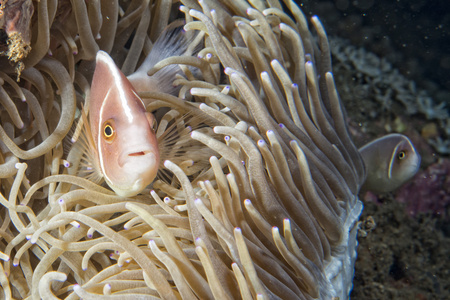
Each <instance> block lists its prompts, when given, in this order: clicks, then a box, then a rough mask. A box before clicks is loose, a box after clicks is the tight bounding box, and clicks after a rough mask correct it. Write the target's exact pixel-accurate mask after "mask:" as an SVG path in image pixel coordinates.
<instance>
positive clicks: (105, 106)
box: [74, 23, 191, 197]
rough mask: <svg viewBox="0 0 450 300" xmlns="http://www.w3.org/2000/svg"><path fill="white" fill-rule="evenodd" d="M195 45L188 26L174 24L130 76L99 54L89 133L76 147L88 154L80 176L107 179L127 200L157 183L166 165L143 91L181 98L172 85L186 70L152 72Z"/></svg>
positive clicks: (86, 121) (173, 68)
mask: <svg viewBox="0 0 450 300" xmlns="http://www.w3.org/2000/svg"><path fill="white" fill-rule="evenodd" d="M178 24H179V23H178ZM190 42H191V40H190V39H188V38H185V37H184V32H183V31H182V27H180V26H170V25H169V27H168V29H166V30H165V31H163V33H162V35H161V37H160V38H158V40H157V41H156V42H155V44H154V46H153V48H152V51H151V52H150V53H149V55H148V56H147V58H146V59H145V60H144V62H143V64H142V66H141V67H140V68H139V69H138V70H137V71H136V72H135V73H133V74H131V75H130V76H128V77H126V76H125V75H124V74H123V73H122V71H121V70H120V69H119V68H118V67H117V66H116V64H115V62H114V61H113V59H112V58H111V57H110V56H109V54H108V53H106V52H104V51H99V52H98V53H97V56H96V65H95V71H94V75H93V79H92V84H91V92H90V102H89V108H88V115H87V116H86V113H85V112H84V111H85V110H84V109H83V112H82V119H83V123H84V124H83V130H82V133H81V135H80V137H79V138H78V140H79V141H76V142H75V145H74V148H76V149H77V150H79V151H81V153H82V162H81V165H80V166H81V167H80V168H79V170H78V175H79V176H83V177H87V178H88V179H90V180H91V181H94V182H96V183H101V182H102V181H103V180H104V181H105V182H106V183H107V184H108V186H109V187H110V188H111V189H112V190H114V192H115V193H116V194H117V195H119V196H123V197H131V196H134V195H137V194H138V193H140V192H141V191H142V190H143V189H144V188H145V187H146V186H148V185H149V184H150V183H151V182H153V180H154V179H155V177H156V175H157V173H158V168H159V166H160V149H159V146H158V140H157V138H156V135H155V130H154V129H155V128H154V127H155V124H156V120H155V117H154V115H153V114H152V113H150V112H147V111H146V104H145V103H144V102H143V100H142V99H141V98H140V97H139V95H138V92H139V91H146V90H156V91H159V92H166V93H171V94H173V95H176V94H177V92H178V89H177V87H175V86H173V85H172V82H173V80H174V79H175V75H176V74H178V73H180V71H181V69H180V68H179V67H178V65H171V66H168V67H166V68H163V69H162V70H160V71H158V72H157V73H156V74H155V75H153V76H148V75H147V71H148V70H149V69H151V68H152V67H153V66H154V65H155V64H156V63H157V62H158V61H160V60H162V59H164V58H167V57H170V56H179V55H189V54H186V53H187V49H188V46H189V45H190Z"/></svg>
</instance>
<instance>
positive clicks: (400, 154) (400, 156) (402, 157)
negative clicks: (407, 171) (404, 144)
mask: <svg viewBox="0 0 450 300" xmlns="http://www.w3.org/2000/svg"><path fill="white" fill-rule="evenodd" d="M397 158H398V159H400V160H402V159H405V158H406V151H400V152H399V153H398V154H397Z"/></svg>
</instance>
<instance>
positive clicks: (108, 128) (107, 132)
mask: <svg viewBox="0 0 450 300" xmlns="http://www.w3.org/2000/svg"><path fill="white" fill-rule="evenodd" d="M114 136H115V132H114V128H113V127H112V125H111V124H110V123H109V122H106V123H105V125H104V126H103V137H104V138H105V139H106V141H107V142H111V141H112V140H113V139H114Z"/></svg>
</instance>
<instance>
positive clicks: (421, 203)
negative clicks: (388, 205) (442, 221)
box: [396, 159, 450, 217]
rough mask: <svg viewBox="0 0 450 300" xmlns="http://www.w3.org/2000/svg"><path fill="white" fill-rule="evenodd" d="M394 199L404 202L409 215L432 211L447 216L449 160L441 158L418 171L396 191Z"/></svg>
mask: <svg viewBox="0 0 450 300" xmlns="http://www.w3.org/2000/svg"><path fill="white" fill-rule="evenodd" d="M396 199H397V200H398V201H399V202H402V203H406V209H407V212H408V214H409V215H410V216H415V215H416V214H417V213H419V212H432V213H434V214H437V215H442V216H445V217H449V214H448V210H447V208H448V207H449V205H450V160H448V159H442V160H440V161H439V162H438V163H435V164H432V165H430V166H429V167H428V168H427V169H426V170H424V171H420V172H419V173H418V174H416V176H415V177H414V178H413V179H412V180H411V181H410V182H408V183H407V184H405V185H404V186H403V187H401V188H400V190H399V191H398V193H397V197H396Z"/></svg>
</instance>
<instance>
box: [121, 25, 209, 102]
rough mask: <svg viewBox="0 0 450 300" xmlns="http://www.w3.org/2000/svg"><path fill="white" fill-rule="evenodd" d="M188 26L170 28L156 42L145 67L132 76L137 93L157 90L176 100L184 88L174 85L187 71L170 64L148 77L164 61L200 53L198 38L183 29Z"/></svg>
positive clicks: (170, 26)
mask: <svg viewBox="0 0 450 300" xmlns="http://www.w3.org/2000/svg"><path fill="white" fill-rule="evenodd" d="M184 24H185V23H184V21H182V20H178V21H175V22H173V23H171V24H169V25H168V26H167V27H166V28H165V29H164V31H163V32H162V33H161V35H160V36H159V38H158V39H157V40H156V41H155V43H154V44H153V48H152V49H151V51H150V53H149V54H148V55H147V57H146V58H145V60H144V62H143V63H142V64H141V66H140V67H139V68H138V69H137V70H136V71H135V72H134V73H133V74H131V75H129V76H128V80H130V82H131V84H132V85H133V87H134V88H135V89H136V91H138V92H144V91H149V90H152V89H156V90H158V91H160V92H164V93H169V94H172V95H174V96H176V95H177V94H178V91H179V89H180V88H179V87H177V86H174V85H173V82H174V80H175V79H176V76H177V75H181V74H183V71H182V70H181V68H180V67H179V66H178V65H177V64H169V65H167V66H165V67H163V68H161V69H160V70H158V71H157V72H156V73H154V74H153V75H151V76H149V75H148V73H149V71H151V70H152V69H153V67H155V65H156V64H157V63H159V62H160V61H162V60H164V59H167V58H170V57H173V56H191V55H195V54H196V53H197V52H198V51H199V49H200V42H196V40H195V38H196V36H197V34H196V33H194V32H186V31H185V30H184V28H183V26H184Z"/></svg>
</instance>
